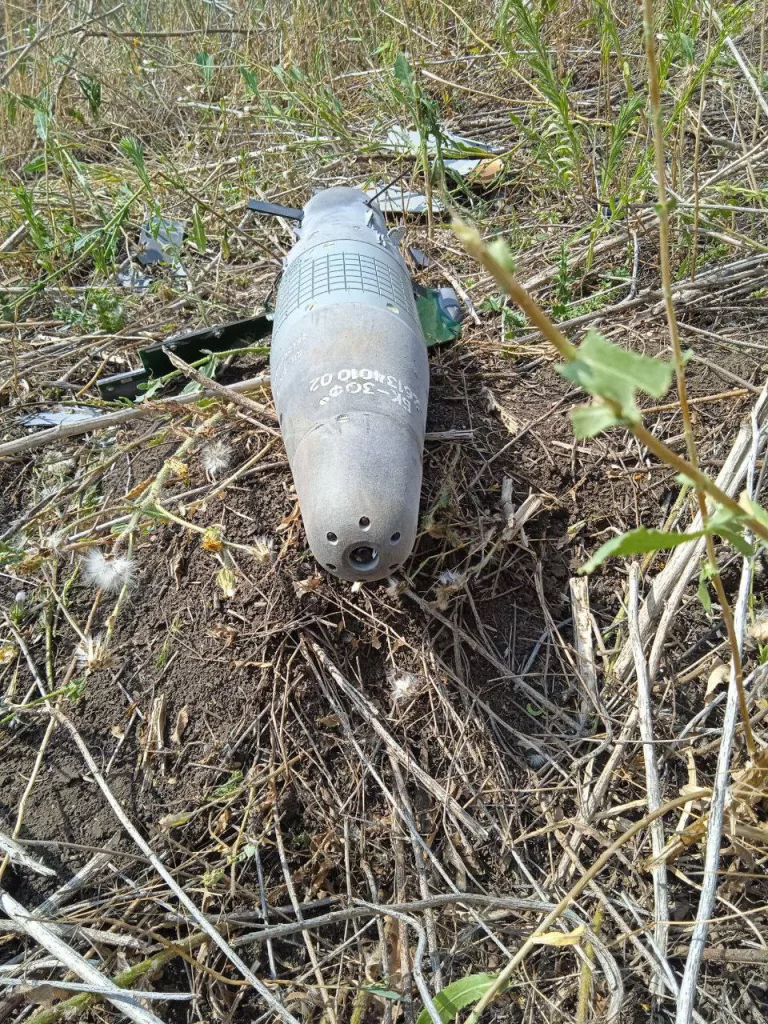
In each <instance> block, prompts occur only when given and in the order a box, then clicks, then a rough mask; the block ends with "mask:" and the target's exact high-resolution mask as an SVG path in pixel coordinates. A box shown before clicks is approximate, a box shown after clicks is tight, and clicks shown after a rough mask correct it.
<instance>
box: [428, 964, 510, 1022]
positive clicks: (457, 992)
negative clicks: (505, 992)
mask: <svg viewBox="0 0 768 1024" xmlns="http://www.w3.org/2000/svg"><path fill="white" fill-rule="evenodd" d="M496 978H497V975H495V974H468V975H467V977H466V978H459V980H458V981H452V982H451V984H450V985H446V986H445V988H444V989H443V990H442V991H440V992H437V993H436V994H435V995H434V996H433V997H432V1001H433V1002H434V1004H435V1008H436V1009H437V1012H438V1013H439V1014H440V1020H441V1021H442V1022H443V1024H448V1022H449V1021H452V1020H454V1019H455V1017H456V1014H457V1013H458V1012H459V1010H462V1009H463V1008H464V1007H465V1006H468V1005H469V1004H470V1003H476V1002H477V1001H478V999H482V998H483V996H484V995H485V993H486V992H487V991H488V989H489V988H490V987H491V985H493V984H494V983H495V981H496ZM431 1021H432V1018H431V1017H430V1016H429V1012H428V1011H427V1010H426V1008H425V1009H423V1010H422V1011H421V1013H420V1014H419V1017H418V1020H417V1021H416V1024H431Z"/></svg>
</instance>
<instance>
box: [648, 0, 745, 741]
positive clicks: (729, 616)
mask: <svg viewBox="0 0 768 1024" xmlns="http://www.w3.org/2000/svg"><path fill="white" fill-rule="evenodd" d="M643 34H644V37H645V55H646V60H647V62H648V93H649V99H650V104H651V114H652V121H653V151H654V158H655V162H656V183H657V187H658V192H659V203H658V214H659V256H660V263H661V290H662V294H663V296H664V308H665V310H666V314H667V324H668V325H669V337H670V341H671V343H672V354H673V358H674V362H675V376H676V378H677V393H678V396H679V399H680V414H681V416H682V420H683V434H684V435H685V446H686V449H687V451H688V458H689V460H690V462H691V465H693V466H695V467H696V469H698V467H699V459H698V454H697V452H696V440H695V438H694V436H693V423H692V421H691V410H690V407H689V405H688V388H687V385H686V381H685V358H684V356H683V349H682V345H681V344H680V331H679V330H678V325H677V313H676V312H675V303H674V299H673V298H672V266H671V261H670V257H669V201H668V199H667V185H666V159H665V153H664V121H663V115H662V110H661V90H660V87H659V69H658V64H657V61H656V40H655V37H654V33H653V0H643ZM696 501H697V504H698V506H699V514H700V516H701V521H702V524H706V522H707V518H708V516H707V500H706V497H705V494H704V490H703V488H702V487H701V486H699V484H698V483H697V485H696ZM705 544H706V549H707V560H708V562H709V565H710V568H711V571H712V584H713V586H714V588H715V592H716V593H717V599H718V601H719V602H720V609H721V614H722V616H723V622H724V623H725V628H726V631H727V633H728V643H729V645H730V649H731V657H732V659H733V669H734V675H735V678H736V686H737V688H738V692H739V707H740V710H741V717H742V719H743V722H744V733H745V737H746V742H747V752H748V753H749V756H750V757H754V753H755V739H754V736H753V735H752V727H751V725H750V724H749V713H748V711H747V699H746V696H745V693H744V672H743V668H742V664H741V652H740V651H739V645H738V643H737V640H736V631H735V628H734V624H733V612H732V611H731V606H730V604H729V602H728V597H727V595H726V593H725V588H724V587H723V581H722V579H721V578H720V573H719V571H718V567H717V556H716V553H715V542H714V540H713V538H712V536H711V534H708V535H707V536H706V537H705Z"/></svg>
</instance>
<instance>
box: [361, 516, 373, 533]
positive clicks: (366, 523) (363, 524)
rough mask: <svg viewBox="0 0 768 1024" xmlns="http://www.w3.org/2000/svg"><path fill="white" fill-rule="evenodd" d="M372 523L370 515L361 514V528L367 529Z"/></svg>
mask: <svg viewBox="0 0 768 1024" xmlns="http://www.w3.org/2000/svg"><path fill="white" fill-rule="evenodd" d="M370 525H371V520H370V519H369V518H368V516H360V529H361V530H367V529H368V527H369V526H370Z"/></svg>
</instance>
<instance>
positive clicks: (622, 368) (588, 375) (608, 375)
mask: <svg viewBox="0 0 768 1024" xmlns="http://www.w3.org/2000/svg"><path fill="white" fill-rule="evenodd" d="M557 369H558V372H559V373H560V374H562V376H563V377H565V378H566V380H569V381H571V382H572V383H573V384H578V386H579V387H581V388H583V389H584V390H585V391H586V392H587V393H588V394H590V395H596V396H599V397H600V398H605V399H609V400H610V401H613V402H615V403H616V404H617V405H618V406H619V408H620V410H621V415H622V416H623V417H625V418H626V419H627V420H629V421H630V422H632V423H639V422H640V420H641V418H642V417H641V414H640V410H639V409H638V407H637V404H636V402H635V392H636V390H637V389H640V390H641V391H644V392H645V393H646V394H648V395H651V396H652V397H654V398H661V397H662V396H663V395H665V394H666V392H667V390H668V388H669V385H670V383H671V382H672V364H671V363H668V362H665V361H664V360H663V359H655V358H651V357H650V356H643V355H640V354H639V353H637V352H630V351H629V350H628V349H623V348H619V346H618V345H613V344H611V342H609V341H606V339H605V338H604V337H603V336H602V335H601V334H598V333H597V331H589V333H588V334H587V336H586V338H585V339H584V341H582V343H581V345H579V348H578V353H577V355H576V358H575V359H574V360H573V361H572V362H570V363H565V364H563V365H561V366H558V368H557Z"/></svg>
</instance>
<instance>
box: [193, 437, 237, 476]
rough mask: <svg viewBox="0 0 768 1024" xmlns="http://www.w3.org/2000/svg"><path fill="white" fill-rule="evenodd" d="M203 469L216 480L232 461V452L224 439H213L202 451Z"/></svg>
mask: <svg viewBox="0 0 768 1024" xmlns="http://www.w3.org/2000/svg"><path fill="white" fill-rule="evenodd" d="M200 459H201V461H202V463H203V469H204V470H205V472H206V473H207V474H208V476H209V477H211V479H213V480H215V479H216V478H217V477H218V476H219V474H220V473H223V472H224V470H225V469H226V468H227V466H228V465H229V464H230V462H231V461H232V452H231V451H230V449H229V446H228V445H227V444H225V442H224V441H212V442H211V444H209V445H206V446H205V448H203V450H202V451H201V452H200Z"/></svg>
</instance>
